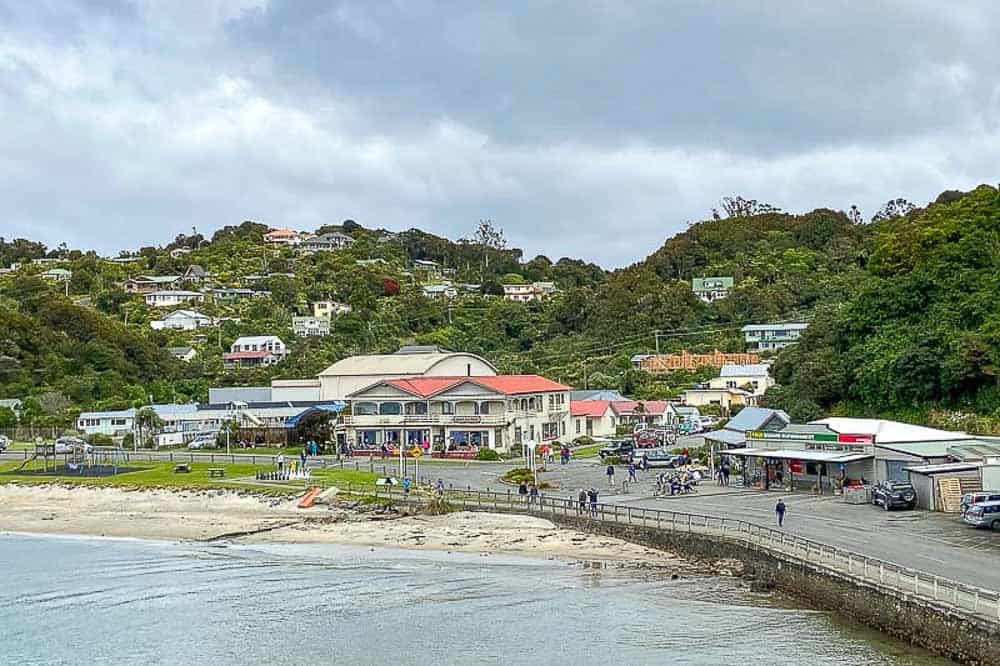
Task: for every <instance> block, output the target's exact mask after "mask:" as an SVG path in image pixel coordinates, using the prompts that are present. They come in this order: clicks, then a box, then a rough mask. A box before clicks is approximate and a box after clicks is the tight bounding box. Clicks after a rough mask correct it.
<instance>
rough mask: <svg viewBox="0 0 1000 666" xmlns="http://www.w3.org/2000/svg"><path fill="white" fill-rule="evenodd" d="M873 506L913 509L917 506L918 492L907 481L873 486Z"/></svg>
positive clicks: (883, 482) (886, 482)
mask: <svg viewBox="0 0 1000 666" xmlns="http://www.w3.org/2000/svg"><path fill="white" fill-rule="evenodd" d="M872 504H874V505H876V506H881V507H882V508H883V509H885V510H886V511H888V510H889V509H896V508H899V509H912V508H913V507H915V506H916V505H917V491H916V490H914V489H913V486H912V485H911V484H909V483H907V482H906V481H881V482H879V483H876V484H875V485H874V486H872Z"/></svg>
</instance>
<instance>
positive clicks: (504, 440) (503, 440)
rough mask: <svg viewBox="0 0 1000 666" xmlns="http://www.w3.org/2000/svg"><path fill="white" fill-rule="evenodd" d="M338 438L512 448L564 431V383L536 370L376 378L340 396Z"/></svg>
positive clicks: (359, 443) (367, 443) (370, 444)
mask: <svg viewBox="0 0 1000 666" xmlns="http://www.w3.org/2000/svg"><path fill="white" fill-rule="evenodd" d="M347 400H348V403H349V405H350V412H351V414H350V415H349V416H344V417H342V424H341V425H339V426H338V435H337V436H338V440H339V441H345V442H347V443H349V444H353V445H354V446H355V447H356V448H362V449H377V448H378V447H380V446H381V445H383V444H385V445H387V446H390V447H394V446H396V445H399V444H403V445H405V446H416V445H420V444H422V443H425V442H426V443H428V444H430V445H431V446H432V447H433V449H434V450H435V451H456V450H467V451H473V450H475V449H478V448H480V447H482V448H492V449H496V450H500V451H512V450H519V448H520V447H521V445H522V444H523V443H525V442H531V443H543V442H554V441H556V440H558V439H559V438H560V437H562V436H564V435H566V421H567V418H568V415H569V387H567V386H563V385H562V384H558V383H556V382H554V381H552V380H550V379H546V378H544V377H540V376H538V375H491V376H474V375H473V376H458V377H455V376H452V377H426V376H425V377H404V378H399V379H383V380H381V381H378V382H376V383H375V384H372V385H370V386H367V387H365V388H362V389H359V390H357V391H353V392H351V393H350V394H349V395H348V396H347Z"/></svg>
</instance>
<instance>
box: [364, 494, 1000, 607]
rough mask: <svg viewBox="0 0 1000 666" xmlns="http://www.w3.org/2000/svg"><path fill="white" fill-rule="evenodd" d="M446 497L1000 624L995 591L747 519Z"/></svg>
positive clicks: (465, 505) (514, 498)
mask: <svg viewBox="0 0 1000 666" xmlns="http://www.w3.org/2000/svg"><path fill="white" fill-rule="evenodd" d="M382 492H383V493H387V494H388V496H389V498H391V499H392V500H393V501H408V502H417V503H421V502H424V501H426V499H427V498H426V495H424V496H421V495H417V494H414V493H411V494H410V495H409V497H407V498H405V499H404V498H403V496H402V491H401V490H400V489H399V488H392V487H391V486H390V487H388V488H386V489H384V490H382ZM445 499H446V500H447V501H448V502H449V503H450V504H452V505H453V506H458V507H461V508H462V509H464V510H477V511H496V512H515V513H523V514H529V515H534V516H540V517H545V516H552V517H559V516H575V517H579V518H585V519H587V520H596V521H603V522H611V523H619V524H625V525H635V526H639V527H645V528H652V529H658V530H669V531H671V532H680V533H690V534H701V535H706V536H711V537H715V538H720V539H725V540H727V541H731V542H733V543H737V544H739V545H742V546H744V547H746V548H749V549H752V550H758V551H765V552H768V553H770V554H772V555H774V556H776V557H779V558H781V559H783V560H786V561H795V562H799V563H805V564H808V565H811V566H814V567H818V568H820V569H824V570H826V571H828V572H832V573H835V574H838V575H841V576H846V577H849V578H852V579H855V580H856V581H858V582H860V583H865V584H875V585H878V586H881V587H884V588H888V589H890V590H893V591H895V592H897V593H901V594H905V595H912V596H914V597H919V598H923V599H926V600H930V601H934V602H935V603H938V604H944V605H948V606H952V607H954V608H956V609H960V610H962V611H966V612H971V613H973V614H975V615H978V616H980V617H982V618H984V619H988V620H990V621H992V622H1000V593H998V592H996V591H994V590H988V589H985V588H981V587H975V586H972V585H967V584H965V583H961V582H958V581H955V580H951V579H949V578H946V577H943V576H938V575H936V574H932V573H928V572H926V571H919V570H917V569H913V568H911V567H906V566H903V565H900V564H896V563H894V562H889V561H886V560H881V559H878V558H875V557H870V556H868V555H863V554H861V553H856V552H853V551H850V550H847V549H844V548H840V547H838V546H831V545H829V544H825V543H821V542H818V541H814V540H812V539H806V538H804V537H800V536H796V535H795V534H791V533H789V532H787V531H784V530H779V529H776V528H773V527H769V526H766V525H759V524H756V523H751V522H747V521H745V520H738V519H733V518H720V517H718V516H707V515H703V514H696V513H684V512H681V511H667V510H663V509H647V508H642V507H631V506H621V505H616V504H604V503H599V504H597V505H596V506H594V505H591V504H587V505H586V506H582V505H580V504H579V502H577V501H575V500H571V499H564V498H559V497H549V496H540V497H536V498H534V500H533V501H528V500H527V499H522V498H521V497H520V496H519V495H517V494H516V493H512V492H510V491H508V492H506V493H497V492H491V491H481V490H454V489H452V490H448V491H447V493H446V496H445Z"/></svg>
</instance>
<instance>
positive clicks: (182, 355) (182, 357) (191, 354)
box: [167, 347, 198, 363]
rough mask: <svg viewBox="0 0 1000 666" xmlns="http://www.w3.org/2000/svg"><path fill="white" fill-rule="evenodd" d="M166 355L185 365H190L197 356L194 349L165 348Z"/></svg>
mask: <svg viewBox="0 0 1000 666" xmlns="http://www.w3.org/2000/svg"><path fill="white" fill-rule="evenodd" d="M167 353H168V354H170V355H171V356H173V357H174V358H176V359H177V360H179V361H184V362H185V363H190V362H191V361H193V360H194V359H195V358H196V357H197V356H198V352H197V351H196V350H195V348H194V347H167Z"/></svg>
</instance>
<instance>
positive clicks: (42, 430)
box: [0, 425, 72, 442]
mask: <svg viewBox="0 0 1000 666" xmlns="http://www.w3.org/2000/svg"><path fill="white" fill-rule="evenodd" d="M67 429H70V430H72V426H70V425H67V426H65V427H58V426H32V425H19V426H15V427H13V428H0V435H3V436H4V437H7V438H9V439H11V440H13V441H15V442H33V441H35V438H36V437H41V438H42V439H55V438H56V437H59V436H61V435H62V434H63V432H64V431H65V430H67Z"/></svg>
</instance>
